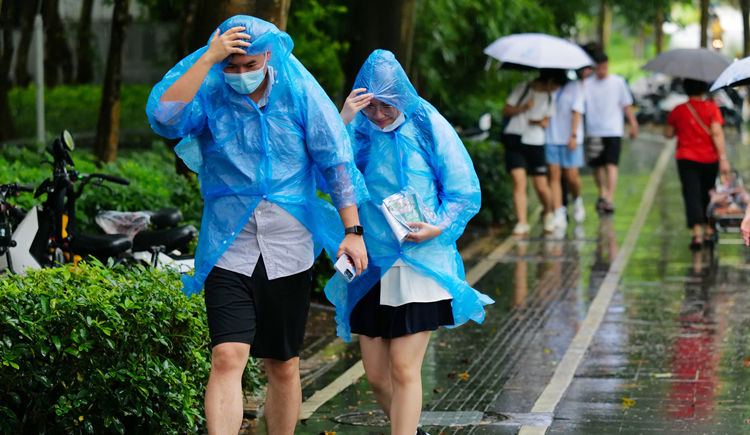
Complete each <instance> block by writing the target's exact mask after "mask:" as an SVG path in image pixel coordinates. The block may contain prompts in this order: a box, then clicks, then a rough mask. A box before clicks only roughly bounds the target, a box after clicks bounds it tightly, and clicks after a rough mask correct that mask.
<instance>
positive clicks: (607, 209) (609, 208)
mask: <svg viewBox="0 0 750 435" xmlns="http://www.w3.org/2000/svg"><path fill="white" fill-rule="evenodd" d="M602 211H603V212H604V213H607V214H614V213H615V203H614V202H609V201H604V203H603V204H602Z"/></svg>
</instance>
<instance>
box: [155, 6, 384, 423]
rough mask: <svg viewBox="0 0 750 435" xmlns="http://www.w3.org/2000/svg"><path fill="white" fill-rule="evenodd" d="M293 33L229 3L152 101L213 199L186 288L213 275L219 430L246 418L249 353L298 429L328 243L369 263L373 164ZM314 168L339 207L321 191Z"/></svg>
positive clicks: (209, 392)
mask: <svg viewBox="0 0 750 435" xmlns="http://www.w3.org/2000/svg"><path fill="white" fill-rule="evenodd" d="M292 46H293V43H292V40H291V38H290V37H289V35H287V34H286V33H284V32H281V31H279V29H277V28H276V26H274V25H273V24H271V23H268V22H265V21H263V20H259V19H257V18H254V17H250V16H244V15H239V16H235V17H232V18H230V19H228V20H227V21H225V22H224V23H223V24H221V26H219V29H217V30H216V32H215V33H214V34H213V35H212V36H211V38H210V41H209V43H208V45H207V46H206V47H204V48H202V49H200V50H198V51H196V52H195V53H193V54H191V55H190V56H188V57H187V58H185V59H183V60H182V61H180V62H179V63H178V64H177V65H176V66H175V67H174V68H172V70H170V71H169V72H168V73H167V74H166V75H165V76H164V79H163V80H162V81H161V82H160V83H158V84H157V85H156V86H155V87H154V89H153V90H152V92H151V96H150V97H149V102H148V105H147V109H146V111H147V114H148V118H149V122H150V123H151V126H152V128H153V129H154V130H155V131H156V132H157V133H159V134H160V135H162V136H165V137H167V138H170V139H174V138H183V140H182V141H181V142H180V144H179V145H178V146H177V147H176V148H175V151H176V152H177V154H178V156H179V157H180V158H182V159H183V161H184V162H185V163H186V164H187V166H188V167H189V168H190V169H192V170H193V171H195V172H197V173H198V180H199V181H200V186H201V193H202V195H203V199H204V201H205V207H204V211H203V220H202V225H201V232H200V237H199V238H198V248H197V251H196V257H195V273H194V274H193V276H187V275H185V276H183V277H182V281H183V284H184V289H183V291H185V293H187V294H195V293H199V292H200V291H201V290H202V289H203V287H204V284H205V300H206V311H207V314H208V329H209V335H210V337H211V346H212V359H211V373H210V375H209V379H208V386H207V387H206V399H205V406H206V422H207V428H208V433H209V435H237V433H238V432H239V430H240V426H241V424H242V398H243V394H242V382H241V381H242V374H243V372H244V371H245V367H246V365H247V361H248V354H249V355H252V356H253V357H256V358H262V359H263V362H264V364H265V369H266V373H267V374H268V393H267V395H266V405H265V418H266V422H267V425H268V433H269V434H270V435H291V434H293V433H294V428H295V427H296V424H297V418H298V417H299V412H300V407H301V404H302V400H301V399H302V391H301V386H300V377H299V351H300V346H301V344H302V340H303V338H304V336H305V326H306V324H307V315H308V311H309V307H310V291H311V279H312V275H311V267H312V265H313V261H314V260H315V257H316V256H317V254H318V253H320V248H319V246H321V245H322V246H325V248H326V250H327V251H328V254H329V256H331V258H335V257H336V256H340V255H342V254H343V253H346V254H348V255H349V256H350V257H351V258H352V260H353V261H354V263H355V266H356V268H357V271H358V272H362V271H364V270H365V269H366V268H367V254H366V251H365V245H364V241H363V239H362V234H363V231H362V227H361V226H359V223H360V222H359V215H358V212H357V206H358V205H359V204H362V203H363V202H365V201H367V200H368V199H369V195H368V194H367V189H366V187H365V184H364V178H363V177H362V174H361V173H360V172H359V171H358V170H357V168H356V165H355V163H354V156H353V153H352V151H351V145H350V142H349V136H348V134H347V132H346V129H345V127H344V124H343V123H342V122H341V118H340V117H339V114H338V112H337V110H336V107H335V106H334V105H333V102H331V100H330V99H329V98H328V97H327V96H326V94H325V92H324V91H323V89H322V88H321V87H320V85H319V84H318V82H317V81H315V79H314V78H313V77H312V76H311V75H310V73H309V72H308V71H307V70H306V69H305V68H304V67H303V66H302V64H300V63H299V61H297V59H296V58H295V57H294V56H292V54H291V50H292ZM316 171H317V174H319V175H321V178H322V179H323V180H325V182H326V183H327V187H328V192H329V193H330V195H331V199H332V200H333V204H334V205H335V208H334V206H333V205H331V204H329V203H327V202H326V201H324V200H322V199H319V198H317V197H316V188H315V187H316ZM337 211H338V215H337ZM342 222H343V224H342ZM345 228H346V230H345ZM345 232H346V236H345ZM342 240H343V241H342Z"/></svg>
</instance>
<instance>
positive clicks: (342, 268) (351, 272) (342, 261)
mask: <svg viewBox="0 0 750 435" xmlns="http://www.w3.org/2000/svg"><path fill="white" fill-rule="evenodd" d="M334 267H335V268H336V270H337V271H338V272H339V273H340V274H341V276H343V277H344V279H345V280H346V282H352V280H354V277H356V276H357V269H356V268H355V267H354V261H352V258H351V257H350V256H348V255H346V254H342V255H341V257H339V259H338V261H336V264H334Z"/></svg>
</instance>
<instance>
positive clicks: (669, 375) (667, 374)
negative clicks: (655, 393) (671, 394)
mask: <svg viewBox="0 0 750 435" xmlns="http://www.w3.org/2000/svg"><path fill="white" fill-rule="evenodd" d="M654 377H655V378H671V377H672V373H654Z"/></svg>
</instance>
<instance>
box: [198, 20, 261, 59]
mask: <svg viewBox="0 0 750 435" xmlns="http://www.w3.org/2000/svg"><path fill="white" fill-rule="evenodd" d="M243 30H245V28H244V27H232V28H231V29H229V30H227V31H226V32H224V34H223V35H221V34H220V33H221V30H219V29H216V33H214V36H213V38H211V44H210V45H209V46H208V51H206V54H205V55H204V56H205V59H206V60H207V61H209V62H210V63H211V64H212V65H213V64H216V63H219V62H221V61H223V60H224V59H226V58H228V57H229V56H231V55H233V54H243V55H244V54H247V52H246V51H245V50H244V49H242V48H240V47H249V46H250V43H249V42H246V41H243V39H250V35H248V34H246V33H240V32H242V31H243Z"/></svg>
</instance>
